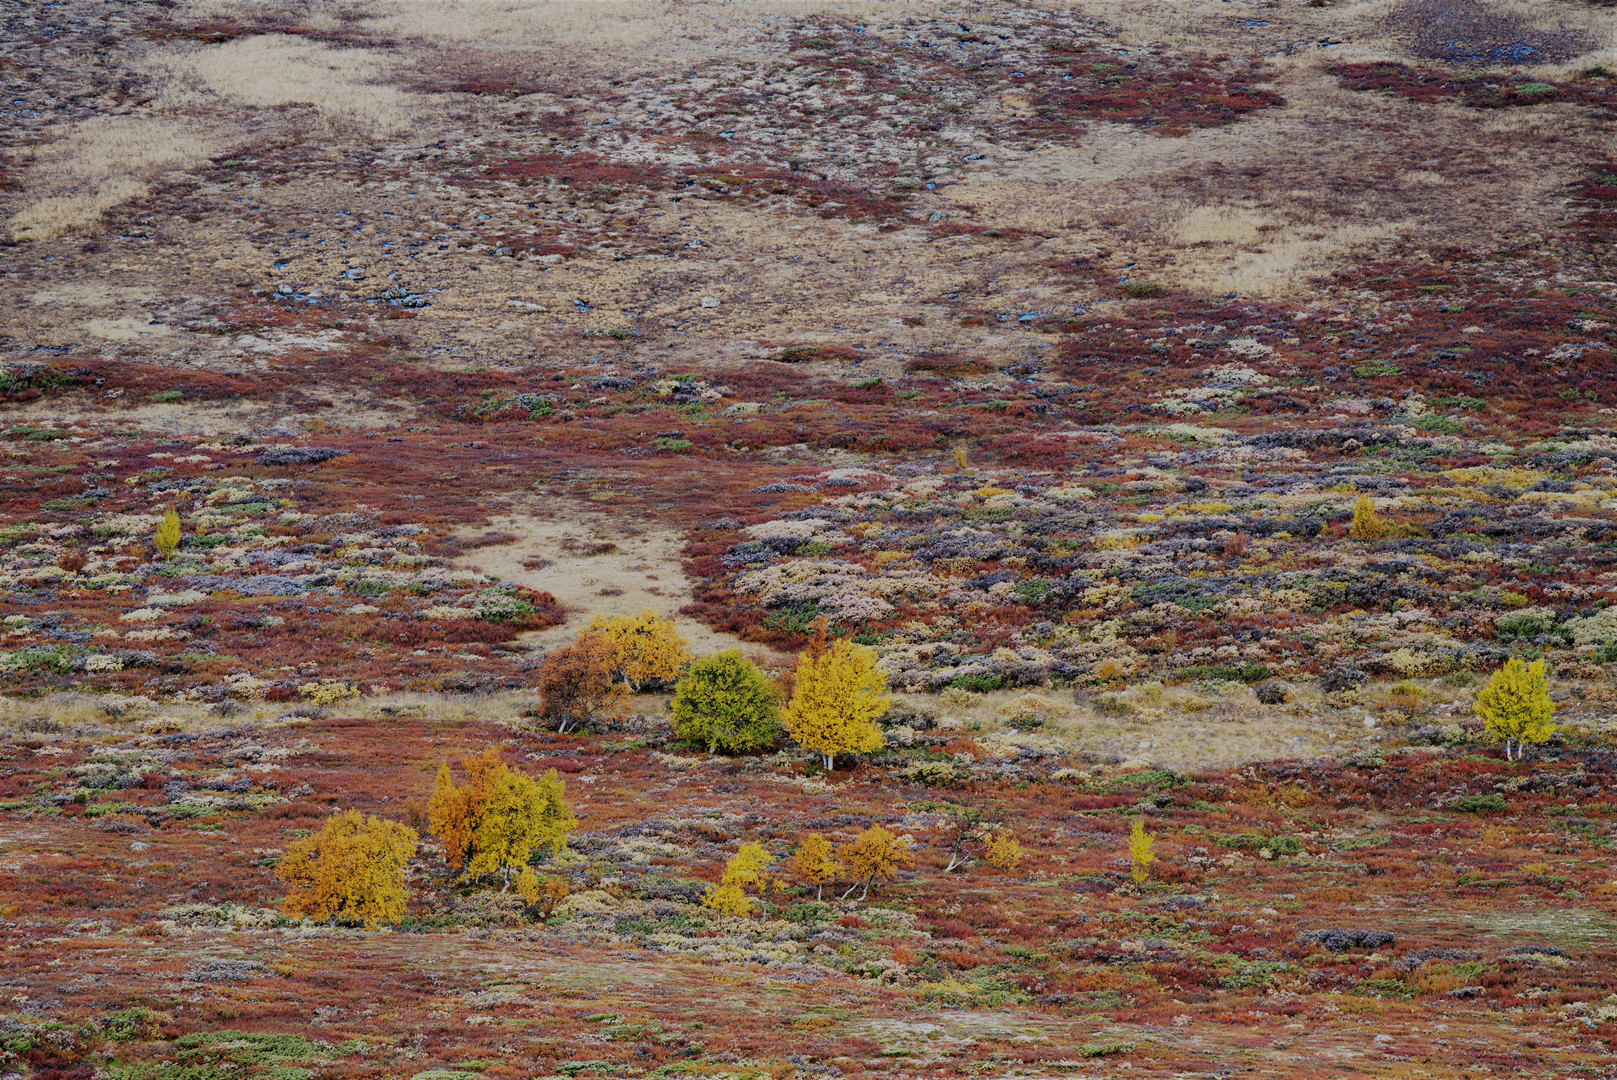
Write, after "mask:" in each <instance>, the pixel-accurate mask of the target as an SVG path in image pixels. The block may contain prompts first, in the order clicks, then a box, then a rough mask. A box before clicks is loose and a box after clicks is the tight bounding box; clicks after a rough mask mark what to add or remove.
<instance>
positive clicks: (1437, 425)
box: [1409, 416, 1465, 435]
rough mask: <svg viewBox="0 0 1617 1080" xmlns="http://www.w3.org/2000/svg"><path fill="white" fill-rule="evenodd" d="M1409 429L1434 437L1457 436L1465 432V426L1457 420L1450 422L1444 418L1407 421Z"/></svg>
mask: <svg viewBox="0 0 1617 1080" xmlns="http://www.w3.org/2000/svg"><path fill="white" fill-rule="evenodd" d="M1409 424H1410V426H1411V427H1417V428H1420V429H1421V430H1422V431H1430V432H1432V433H1433V434H1436V435H1458V434H1460V433H1461V432H1462V431H1464V430H1465V425H1464V424H1462V423H1460V422H1459V421H1458V420H1450V419H1449V418H1448V417H1446V416H1417V417H1415V418H1414V419H1412V420H1410V421H1409Z"/></svg>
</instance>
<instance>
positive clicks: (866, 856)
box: [837, 825, 911, 900]
mask: <svg viewBox="0 0 1617 1080" xmlns="http://www.w3.org/2000/svg"><path fill="white" fill-rule="evenodd" d="M837 856H838V858H839V860H840V861H841V863H842V865H843V866H844V867H846V868H847V870H848V872H849V873H850V874H852V875H853V884H852V885H850V886H849V887H848V891H847V892H846V893H843V894H842V895H843V898H844V899H846V898H847V897H848V895H849V894H850V893H852V892H853V890H854V889H857V888H859V887H860V886H861V885H863V886H864V888H863V890H862V891H861V892H860V893H859V899H861V900H863V899H865V898H866V897H868V896H869V895H870V886H871V883H872V882H878V881H890V880H892V877H893V875H894V874H895V873H897V872H898V870H899V868H900V867H904V866H908V865H909V863H910V860H911V856H910V848H909V844H908V843H906V842H905V841H904V840H902V839H900V838H899V837H898V836H896V835H894V834H893V832H892V831H891V830H889V829H886V828H883V827H882V826H880V825H872V826H871V827H870V828H868V829H866V830H865V831H864V832H862V833H860V834H859V835H858V836H856V837H855V838H854V840H853V843H851V844H846V845H844V846H843V848H842V850H841V851H839V852H837Z"/></svg>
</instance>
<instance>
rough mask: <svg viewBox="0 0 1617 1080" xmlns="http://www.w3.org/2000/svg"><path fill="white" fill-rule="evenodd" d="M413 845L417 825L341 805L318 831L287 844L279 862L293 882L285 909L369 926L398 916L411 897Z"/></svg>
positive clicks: (283, 904) (283, 877)
mask: <svg viewBox="0 0 1617 1080" xmlns="http://www.w3.org/2000/svg"><path fill="white" fill-rule="evenodd" d="M415 846H416V834H415V830H414V829H410V828H406V827H405V826H403V825H400V824H399V823H398V822H396V821H383V820H381V819H379V818H374V817H367V816H365V815H363V814H361V813H360V812H359V811H357V810H342V811H339V812H338V813H336V814H333V815H332V816H331V817H329V818H327V819H326V823H325V824H324V825H322V826H321V827H320V831H319V832H317V833H315V834H314V835H313V836H309V837H305V838H304V839H302V840H298V841H295V842H294V843H293V844H292V845H291V846H290V847H288V848H287V850H286V855H285V857H283V858H282V859H281V861H280V864H279V865H278V866H277V867H276V868H275V874H276V876H277V877H279V878H280V879H281V880H282V881H284V882H286V883H287V884H288V885H290V886H291V887H292V891H291V893H289V894H288V895H287V897H286V899H285V900H284V901H282V902H281V910H282V911H284V912H285V913H286V914H288V915H295V916H302V917H304V918H310V919H316V920H319V921H322V922H324V921H331V922H353V923H361V924H363V925H364V926H366V927H374V926H377V925H379V924H382V923H394V922H398V921H399V920H400V919H401V918H403V917H404V904H405V901H406V900H407V899H408V898H409V893H408V892H407V891H406V889H405V884H404V864H405V863H406V862H408V861H409V859H410V857H411V856H412V855H414V854H415Z"/></svg>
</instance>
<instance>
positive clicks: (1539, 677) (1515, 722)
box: [1475, 657, 1555, 759]
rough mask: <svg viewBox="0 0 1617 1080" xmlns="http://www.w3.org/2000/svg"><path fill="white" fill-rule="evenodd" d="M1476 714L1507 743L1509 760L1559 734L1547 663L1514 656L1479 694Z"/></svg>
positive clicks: (1486, 726)
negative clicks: (1526, 661)
mask: <svg viewBox="0 0 1617 1080" xmlns="http://www.w3.org/2000/svg"><path fill="white" fill-rule="evenodd" d="M1475 709H1476V713H1477V716H1478V717H1480V718H1481V720H1482V723H1483V726H1484V727H1485V728H1486V729H1487V731H1488V734H1490V735H1492V736H1494V737H1495V738H1498V739H1503V740H1504V741H1505V757H1506V758H1510V757H1511V756H1512V752H1514V756H1515V757H1516V758H1518V759H1519V758H1520V757H1521V756H1522V753H1523V751H1524V750H1525V749H1526V748H1527V747H1528V746H1531V745H1532V744H1533V743H1541V742H1543V741H1544V740H1545V739H1548V738H1549V737H1550V736H1551V735H1553V734H1555V725H1554V724H1553V723H1552V722H1551V718H1552V717H1553V716H1554V715H1555V703H1554V702H1553V701H1551V700H1550V688H1549V682H1548V680H1547V679H1546V678H1545V676H1544V661H1542V660H1535V661H1533V662H1532V663H1531V664H1527V663H1523V662H1522V660H1521V659H1520V658H1519V657H1512V658H1511V659H1510V660H1508V661H1506V662H1505V666H1504V667H1502V668H1500V669H1499V670H1498V671H1496V672H1494V673H1493V676H1492V677H1491V678H1489V680H1488V685H1487V686H1485V687H1483V688H1482V692H1481V693H1479V694H1478V695H1477V701H1476V706H1475Z"/></svg>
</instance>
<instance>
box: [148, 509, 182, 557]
mask: <svg viewBox="0 0 1617 1080" xmlns="http://www.w3.org/2000/svg"><path fill="white" fill-rule="evenodd" d="M152 546H153V547H155V548H156V549H157V553H158V554H159V555H161V556H162V557H163V558H165V559H172V558H173V557H174V549H175V548H177V547H179V546H180V515H179V513H178V512H177V511H175V509H174V508H173V507H172V506H171V507H169V508H168V509H167V510H164V511H163V523H162V524H161V525H159V526H158V527H157V532H156V533H155V534H154V535H153V536H152Z"/></svg>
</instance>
